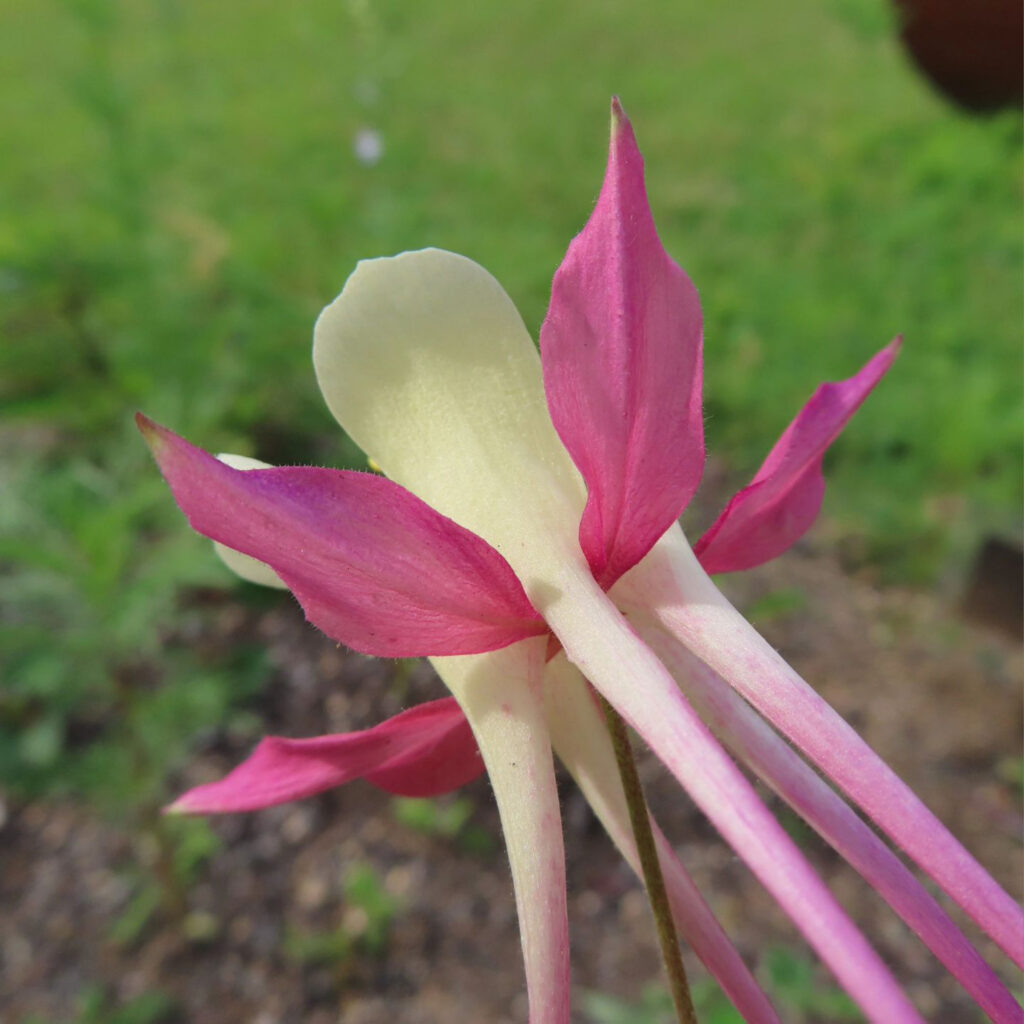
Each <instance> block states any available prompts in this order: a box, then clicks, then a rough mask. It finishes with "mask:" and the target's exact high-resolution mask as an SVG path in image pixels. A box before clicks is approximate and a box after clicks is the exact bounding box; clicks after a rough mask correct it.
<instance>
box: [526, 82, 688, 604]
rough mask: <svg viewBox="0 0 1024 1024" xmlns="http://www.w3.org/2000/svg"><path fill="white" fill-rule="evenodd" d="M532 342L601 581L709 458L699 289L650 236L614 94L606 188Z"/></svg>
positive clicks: (628, 557)
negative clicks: (576, 478) (573, 471)
mask: <svg viewBox="0 0 1024 1024" xmlns="http://www.w3.org/2000/svg"><path fill="white" fill-rule="evenodd" d="M540 346H541V358H542V360H543V363H544V387H545V391H546V392H547V399H548V406H549V407H550V410H551V417H552V420H553V422H554V424H555V428H556V429H557V431H558V434H559V436H560V437H561V439H562V441H563V443H564V444H565V446H566V448H567V449H568V450H569V454H570V455H571V456H572V458H573V461H574V462H575V463H576V465H577V467H578V468H579V470H580V472H581V473H582V474H583V479H584V480H585V481H586V484H587V488H588V491H589V495H588V500H587V505H586V509H585V510H584V513H583V520H582V522H581V523H580V544H581V545H582V548H583V551H584V553H585V554H586V556H587V560H588V561H589V563H590V568H591V570H592V572H593V573H594V577H595V578H596V579H597V581H598V583H600V584H601V586H602V587H603V588H604V589H605V590H607V589H608V588H609V587H610V586H611V585H612V584H613V583H614V582H615V581H616V580H617V579H618V578H619V577H620V576H621V575H622V574H623V573H624V572H625V571H626V570H627V569H630V568H631V567H632V566H633V565H635V564H636V563H637V562H638V561H640V559H641V558H643V556H644V555H645V554H647V552H648V551H649V550H650V549H651V547H652V546H653V545H654V543H655V541H656V540H657V539H658V538H659V537H660V536H661V535H662V534H663V533H664V532H665V530H667V529H668V528H669V527H670V526H671V525H672V523H673V522H675V520H677V519H678V518H679V516H680V515H681V514H682V512H683V510H684V509H685V508H686V506H687V504H689V501H690V499H691V498H692V497H693V495H694V493H695V492H696V490H697V487H698V485H699V483H700V478H701V474H702V473H703V470H704V422H703V418H702V413H701V388H702V383H703V356H702V346H703V320H702V316H701V309H700V299H699V298H698V295H697V290H696V288H695V287H694V286H693V283H692V282H691V281H690V279H689V277H687V276H686V274H685V273H684V272H683V270H682V269H681V268H680V267H679V266H678V265H677V264H676V263H675V262H673V260H672V259H671V258H670V257H669V256H668V254H667V253H666V252H665V250H664V248H663V247H662V244H661V241H660V240H659V238H658V233H657V230H656V229H655V226H654V218H653V217H652V215H651V211H650V207H649V206H648V203H647V192H646V189H645V187H644V164H643V157H642V156H641V155H640V150H639V149H638V147H637V143H636V138H635V137H634V135H633V128H632V126H631V125H630V123H629V119H628V118H627V117H626V115H625V113H624V112H623V110H622V107H621V106H620V104H619V101H618V100H617V99H616V100H613V102H612V138H611V149H610V153H609V157H608V169H607V173H606V176H605V180H604V186H603V188H602V190H601V196H600V198H599V199H598V201H597V207H596V209H595V210H594V213H593V214H592V216H591V218H590V220H589V221H588V222H587V225H586V227H585V228H584V229H583V231H582V232H581V233H580V234H579V235H578V236H577V237H576V238H575V239H574V240H573V242H572V244H571V245H570V246H569V251H568V253H567V254H566V257H565V260H564V261H563V262H562V265H561V267H559V269H558V272H557V273H556V274H555V280H554V283H553V285H552V289H551V306H550V308H549V309H548V314H547V319H546V320H545V321H544V325H543V327H542V328H541V333H540Z"/></svg>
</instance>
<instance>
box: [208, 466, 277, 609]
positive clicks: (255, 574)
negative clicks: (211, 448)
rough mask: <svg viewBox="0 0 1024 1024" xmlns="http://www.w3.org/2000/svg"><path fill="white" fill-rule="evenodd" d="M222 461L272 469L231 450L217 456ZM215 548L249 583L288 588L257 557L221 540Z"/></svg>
mask: <svg viewBox="0 0 1024 1024" xmlns="http://www.w3.org/2000/svg"><path fill="white" fill-rule="evenodd" d="M217 458H218V459H220V461H221V462H224V463H226V464H227V465H229V466H230V467H231V468H232V469H272V468H273V467H272V466H271V465H270V463H269V462H260V460H259V459H250V458H249V456H248V455H232V454H231V453H230V452H222V453H221V454H219V455H218V456H217ZM213 550H214V551H216V552H217V554H218V555H219V556H220V560H221V561H222V562H223V563H224V564H225V565H226V566H227V567H228V568H229V569H230V570H231V571H232V572H233V573H234V574H235V575H236V576H241V577H242V579H243V580H247V581H248V582H249V583H258V584H259V585H260V586H263V587H275V588H276V589H278V590H287V589H288V585H287V584H286V583H285V582H284V580H282V579H281V577H280V576H278V575H277V573H276V572H274V570H273V569H271V568H270V566H269V565H267V564H265V563H264V562H261V561H260V560H259V559H257V558H252V557H250V556H249V555H243V554H242V553H241V551H235V550H234V548H229V547H228V546H227V545H226V544H221V543H220V542H219V541H214V542H213Z"/></svg>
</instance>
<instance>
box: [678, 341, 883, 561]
mask: <svg viewBox="0 0 1024 1024" xmlns="http://www.w3.org/2000/svg"><path fill="white" fill-rule="evenodd" d="M902 343H903V338H902V336H899V337H897V338H896V339H895V340H893V341H892V342H890V343H889V344H888V345H886V346H885V348H883V349H882V350H881V351H880V352H878V353H876V354H875V355H874V356H873V357H872V358H871V359H870V360H868V362H867V363H866V364H865V365H864V366H863V367H862V368H861V369H860V371H859V372H857V373H856V374H854V376H852V377H850V378H848V379H847V380H842V381H837V382H834V383H833V382H829V383H826V384H822V385H821V386H820V387H819V388H818V389H817V391H815V392H814V394H813V395H812V396H811V399H810V401H808V403H807V404H806V405H805V406H804V407H803V409H801V410H800V413H799V414H798V415H797V417H796V418H795V419H794V420H793V422H792V423H790V425H789V426H788V427H787V428H786V429H785V431H784V432H783V434H782V436H781V437H780V438H779V440H778V442H777V443H776V444H775V447H774V448H772V450H771V452H769V454H768V457H767V458H766V459H765V461H764V463H763V465H762V466H761V468H760V469H759V470H758V471H757V474H756V475H755V476H754V479H753V480H752V481H751V482H750V484H748V485H747V486H746V487H744V488H743V489H742V490H741V491H739V492H738V493H737V494H735V495H734V496H733V498H732V499H731V500H730V502H729V503H728V505H726V507H725V510H724V511H723V512H722V514H721V515H720V516H719V517H718V519H717V520H715V522H714V524H713V525H712V526H711V528H710V529H709V530H708V531H707V532H706V533H705V534H704V536H703V537H701V538H700V540H699V541H698V542H697V544H696V545H695V546H694V553H695V554H696V555H697V558H698V560H699V561H700V563H701V565H702V566H703V567H704V569H705V571H706V572H709V573H724V572H740V571H742V570H745V569H753V568H755V567H756V566H758V565H763V564H764V563H765V562H768V561H771V559H773V558H777V557H778V556H779V555H781V554H783V553H784V552H785V551H788V550H789V548H791V547H792V546H793V545H794V544H795V543H796V542H797V541H798V540H799V539H800V538H801V537H802V536H803V535H804V534H805V533H806V532H807V531H808V530H809V529H810V528H811V526H812V525H813V523H814V521H815V519H817V517H818V513H819V512H820V511H821V506H822V502H823V500H824V497H825V475H824V472H823V462H824V458H825V453H826V452H827V451H828V448H829V446H830V445H831V444H832V442H833V441H835V440H836V438H837V437H839V435H840V434H841V433H842V431H843V429H844V428H845V427H846V425H847V423H849V421H850V419H851V418H852V417H853V415H854V413H855V412H856V411H857V410H858V409H859V408H860V406H861V404H862V403H863V402H864V400H865V399H866V398H867V397H868V395H870V394H871V392H872V391H873V390H874V388H875V387H876V386H877V384H878V383H879V381H881V379H882V378H883V377H884V376H885V374H886V373H887V372H888V371H889V368H890V367H891V366H892V364H893V362H894V361H895V360H896V356H897V355H898V354H899V351H900V347H901V346H902Z"/></svg>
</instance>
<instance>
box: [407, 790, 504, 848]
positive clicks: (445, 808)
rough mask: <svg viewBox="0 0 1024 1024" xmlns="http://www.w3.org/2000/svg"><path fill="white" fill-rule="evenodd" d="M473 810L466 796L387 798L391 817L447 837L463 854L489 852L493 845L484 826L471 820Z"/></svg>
mask: <svg viewBox="0 0 1024 1024" xmlns="http://www.w3.org/2000/svg"><path fill="white" fill-rule="evenodd" d="M473 810H474V804H473V801H472V800H471V799H470V798H469V797H467V796H458V797H451V798H448V799H445V800H420V799H416V798H413V797H395V799H394V800H392V801H391V813H392V814H393V815H394V817H395V820H396V821H399V822H401V824H403V825H405V826H406V827H407V828H411V829H415V830H416V831H417V832H422V833H423V834H424V835H428V836H437V837H439V838H442V839H448V840H451V841H453V842H455V843H456V844H457V845H458V846H459V847H460V848H461V849H463V850H465V851H466V852H467V853H475V854H480V855H487V854H490V853H493V852H494V849H495V847H496V845H497V844H496V841H495V838H494V836H492V835H491V834H490V832H488V831H487V830H486V829H484V828H481V827H480V826H479V825H474V824H473V823H472V821H471V820H470V819H471V818H472V817H473Z"/></svg>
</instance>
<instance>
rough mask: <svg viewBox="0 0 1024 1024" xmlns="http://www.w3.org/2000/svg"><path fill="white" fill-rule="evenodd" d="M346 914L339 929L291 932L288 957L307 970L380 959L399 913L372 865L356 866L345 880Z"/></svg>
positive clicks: (287, 945) (343, 886) (287, 939)
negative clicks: (361, 957)
mask: <svg viewBox="0 0 1024 1024" xmlns="http://www.w3.org/2000/svg"><path fill="white" fill-rule="evenodd" d="M342 892H343V893H344V896H345V912H344V914H343V915H342V922H341V924H340V925H339V926H338V927H336V928H331V929H329V930H326V931H318V932H312V931H300V930H299V929H296V928H289V929H288V931H287V933H286V935H285V940H284V951H285V955H286V956H288V957H289V958H290V959H291V960H294V961H295V962H296V963H299V964H302V965H304V966H308V967H313V966H331V965H333V966H335V967H337V968H338V969H339V970H341V969H343V968H344V967H345V966H346V965H347V964H348V962H349V961H350V960H351V958H352V957H354V956H357V955H359V954H363V955H367V956H371V957H377V956H380V955H381V954H382V953H383V952H384V951H385V949H386V948H387V942H388V932H389V931H390V929H391V925H392V922H393V921H394V919H395V916H396V914H397V913H398V909H399V908H398V903H397V901H396V900H395V899H394V898H393V897H392V896H391V895H390V894H389V893H388V891H387V889H386V888H385V886H384V883H383V881H382V879H381V877H380V875H378V873H377V872H376V871H375V870H374V869H373V867H372V866H371V865H369V864H353V865H351V866H350V867H349V868H348V870H347V871H346V872H345V876H344V878H343V880H342Z"/></svg>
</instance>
